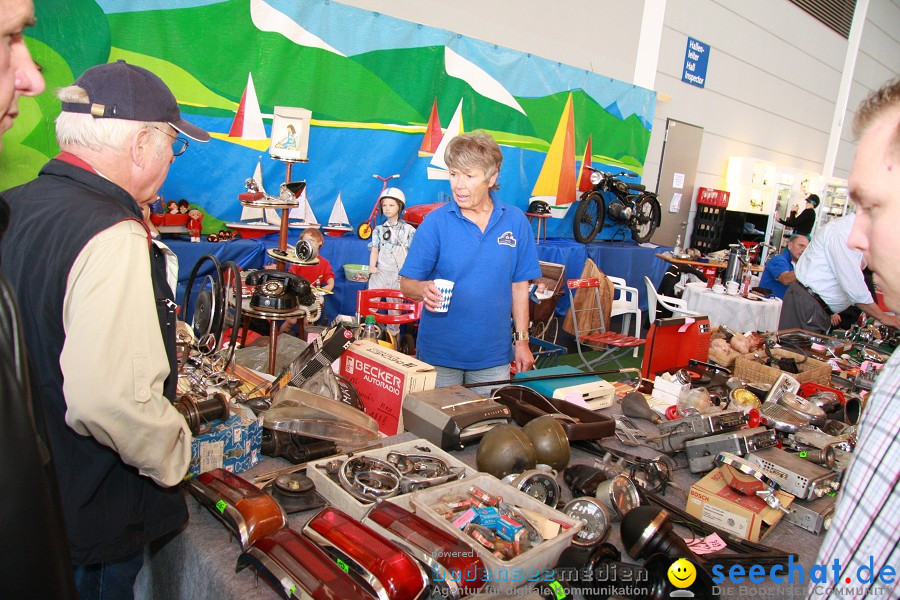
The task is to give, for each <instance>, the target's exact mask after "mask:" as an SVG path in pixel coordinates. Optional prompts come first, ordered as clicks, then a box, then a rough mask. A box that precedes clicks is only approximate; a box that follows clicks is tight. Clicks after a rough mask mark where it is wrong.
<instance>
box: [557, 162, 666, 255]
mask: <svg viewBox="0 0 900 600" xmlns="http://www.w3.org/2000/svg"><path fill="white" fill-rule="evenodd" d="M587 168H588V169H590V170H591V171H592V173H591V183H592V184H593V186H594V187H593V188H591V189H590V190H588V191H586V192H585V193H584V194H582V195H581V202H579V203H578V207H577V208H576V209H575V222H574V225H573V228H574V233H575V239H576V240H577V241H579V242H581V243H582V244H589V243H590V242H592V241H593V240H594V238H595V237H597V234H598V233H600V230H601V229H603V222H604V221H605V220H606V213H607V212H609V216H610V218H612V220H613V221H615V222H616V223H618V224H619V225H625V226H628V227H629V228H630V229H631V236H632V237H633V238H634V241H636V242H638V243H642V242H646V241H647V240H649V239H650V238H651V237H652V236H653V233H654V232H655V231H656V228H657V227H659V223H660V219H661V218H662V211H661V210H660V207H659V200H658V199H657V197H656V194H655V193H654V192H648V191H647V190H646V188H645V187H644V186H643V185H640V184H638V183H627V182H625V181H622V180H621V179H618V178H619V177H623V176H628V175H630V173H627V172H623V173H607V172H605V171H600V170H599V169H594V168H593V167H587ZM607 194H610V195H611V199H610V202H609V208H607V207H606V202H605V196H606V195H607Z"/></svg>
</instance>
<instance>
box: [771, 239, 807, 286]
mask: <svg viewBox="0 0 900 600" xmlns="http://www.w3.org/2000/svg"><path fill="white" fill-rule="evenodd" d="M808 244H809V238H808V237H806V236H805V235H803V234H800V233H796V234H794V235H792V236H791V239H790V240H788V243H787V246H786V247H785V249H784V251H783V252H782V253H781V254H779V255H777V256H773V257H772V258H771V259H770V260H769V262H767V263H766V268H765V270H764V271H763V274H762V277H761V278H760V280H759V287H762V288H766V289H769V290H772V293H773V294H774V295H776V296H778V297H779V298H782V299H783V298H784V293H785V292H786V291H787V289H788V286H789V285H791V283H793V282H794V281H796V280H797V276H796V275H795V274H794V265H795V264H797V261H798V260H799V259H800V255H801V254H803V251H804V250H806V246H807V245H808Z"/></svg>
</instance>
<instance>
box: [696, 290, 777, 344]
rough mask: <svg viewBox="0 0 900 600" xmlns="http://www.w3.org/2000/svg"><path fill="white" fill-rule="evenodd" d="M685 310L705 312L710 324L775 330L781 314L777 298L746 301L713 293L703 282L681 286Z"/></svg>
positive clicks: (746, 328) (754, 329)
mask: <svg viewBox="0 0 900 600" xmlns="http://www.w3.org/2000/svg"><path fill="white" fill-rule="evenodd" d="M681 297H682V299H683V300H684V301H685V303H686V304H687V308H688V310H693V311H695V312H698V313H701V314H704V315H708V316H709V324H710V325H712V326H713V327H718V326H719V325H725V326H727V327H730V328H731V329H733V330H734V331H740V332H744V331H778V319H779V317H780V316H781V300H780V299H779V298H769V299H765V300H748V299H747V298H744V297H742V296H729V295H728V294H717V293H716V292H714V291H712V290H711V289H709V288H707V287H706V284H705V283H702V282H694V283H689V284H687V285H686V286H684V294H683V295H682V296H681Z"/></svg>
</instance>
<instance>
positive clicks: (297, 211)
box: [288, 188, 321, 229]
mask: <svg viewBox="0 0 900 600" xmlns="http://www.w3.org/2000/svg"><path fill="white" fill-rule="evenodd" d="M298 200H299V201H300V206H298V207H297V208H292V209H291V212H289V213H288V227H290V228H292V229H319V228H320V227H321V225H319V222H318V221H317V220H316V215H315V214H313V210H312V207H311V206H310V205H309V198H307V197H306V188H304V189H303V193H301V194H300V197H299V198H298Z"/></svg>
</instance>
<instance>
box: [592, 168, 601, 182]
mask: <svg viewBox="0 0 900 600" xmlns="http://www.w3.org/2000/svg"><path fill="white" fill-rule="evenodd" d="M601 181H603V174H602V173H598V172H597V171H591V184H592V185H597V184H598V183H600V182H601Z"/></svg>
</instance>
